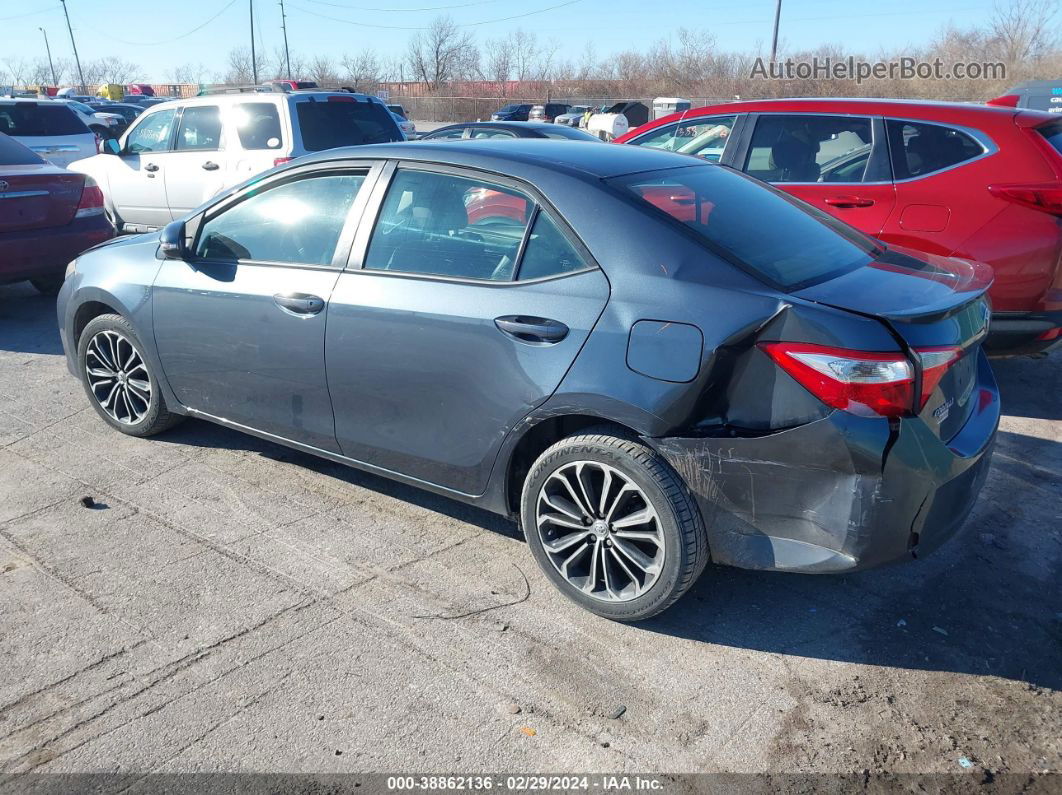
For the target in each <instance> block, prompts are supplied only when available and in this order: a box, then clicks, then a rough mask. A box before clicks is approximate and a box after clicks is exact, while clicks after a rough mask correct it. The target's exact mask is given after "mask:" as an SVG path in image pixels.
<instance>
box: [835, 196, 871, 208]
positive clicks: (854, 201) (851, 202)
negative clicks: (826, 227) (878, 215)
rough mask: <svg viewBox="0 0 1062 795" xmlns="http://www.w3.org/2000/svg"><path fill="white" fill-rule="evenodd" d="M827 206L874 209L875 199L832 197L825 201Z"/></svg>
mask: <svg viewBox="0 0 1062 795" xmlns="http://www.w3.org/2000/svg"><path fill="white" fill-rule="evenodd" d="M823 201H824V202H826V204H828V205H830V206H831V207H841V208H845V207H872V206H874V200H873V199H865V198H863V197H862V196H830V197H829V198H826V199H823Z"/></svg>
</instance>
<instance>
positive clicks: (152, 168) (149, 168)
mask: <svg viewBox="0 0 1062 795" xmlns="http://www.w3.org/2000/svg"><path fill="white" fill-rule="evenodd" d="M158 170H159V167H158V166H156V165H155V164H154V163H148V164H147V165H146V166H144V171H158Z"/></svg>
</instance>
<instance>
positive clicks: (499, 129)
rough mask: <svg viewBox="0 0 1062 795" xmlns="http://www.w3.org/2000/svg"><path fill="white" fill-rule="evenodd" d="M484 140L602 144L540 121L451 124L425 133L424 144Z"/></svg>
mask: <svg viewBox="0 0 1062 795" xmlns="http://www.w3.org/2000/svg"><path fill="white" fill-rule="evenodd" d="M483 138H550V139H552V140H554V141H583V142H585V143H596V144H599V143H602V140H601V139H600V138H598V137H597V136H596V135H591V134H590V133H588V132H586V131H585V130H577V129H574V128H572V127H568V126H566V125H563V124H552V123H546V122H537V121H510V122H503V121H477V122H467V123H465V124H451V125H448V126H446V127H440V128H439V129H437V130H432V131H431V132H430V133H425V134H424V135H422V136H421V137H420V139H419V140H421V141H478V140H480V139H483Z"/></svg>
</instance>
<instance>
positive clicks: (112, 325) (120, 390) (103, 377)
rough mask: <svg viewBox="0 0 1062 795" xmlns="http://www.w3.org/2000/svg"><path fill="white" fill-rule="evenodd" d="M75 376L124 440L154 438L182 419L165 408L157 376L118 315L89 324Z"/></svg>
mask: <svg viewBox="0 0 1062 795" xmlns="http://www.w3.org/2000/svg"><path fill="white" fill-rule="evenodd" d="M77 363H78V372H79V374H80V376H81V383H82V385H83V386H84V387H85V394H87V395H88V399H89V402H90V403H91V404H92V407H93V408H94V409H95V410H96V413H97V414H99V415H100V417H102V418H103V421H104V422H106V423H107V424H108V425H110V426H111V427H112V428H114V429H115V430H118V431H121V432H122V433H124V434H128V435H129V436H154V435H155V434H157V433H162V432H163V431H165V430H168V429H170V428H172V427H173V426H174V425H176V424H177V423H179V422H180V421H181V420H183V419H184V417H182V416H181V415H179V414H174V413H172V412H171V411H169V409H168V408H167V407H166V400H165V398H163V396H162V390H161V389H160V388H159V381H158V377H157V375H156V374H155V373H154V372H152V370H151V365H150V364H149V362H148V359H147V357H146V356H145V355H144V346H143V345H142V344H141V342H140V339H139V337H137V334H136V331H135V330H134V329H133V326H132V324H131V323H130V322H129V321H128V320H126V319H125V318H124V317H122V316H121V315H113V314H111V315H100V316H99V317H96V318H93V319H92V320H90V321H89V323H88V325H87V326H85V330H84V331H82V332H81V337H80V338H79V339H78V345H77Z"/></svg>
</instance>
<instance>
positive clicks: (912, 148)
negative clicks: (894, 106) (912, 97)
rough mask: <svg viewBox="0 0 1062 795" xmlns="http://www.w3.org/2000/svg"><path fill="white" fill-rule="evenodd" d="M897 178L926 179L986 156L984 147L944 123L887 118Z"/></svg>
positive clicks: (887, 128) (894, 171) (894, 170)
mask: <svg viewBox="0 0 1062 795" xmlns="http://www.w3.org/2000/svg"><path fill="white" fill-rule="evenodd" d="M885 128H886V130H887V131H888V135H889V149H890V150H891V151H892V169H893V173H894V175H895V177H896V179H911V178H912V177H923V176H925V175H927V174H932V173H933V172H935V171H943V170H944V169H946V168H951V167H952V166H957V165H958V164H959V163H964V162H966V161H967V160H972V159H973V158H975V157H978V156H979V155H982V154H984V152H985V148H984V147H983V146H982V145H981V144H979V143H978V142H977V141H975V140H974V139H973V138H971V137H970V136H969V135H967V134H966V133H964V132H962V131H961V130H956V129H954V128H953V127H945V126H943V125H941V124H922V123H920V122H914V121H900V120H898V119H886V121H885Z"/></svg>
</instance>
